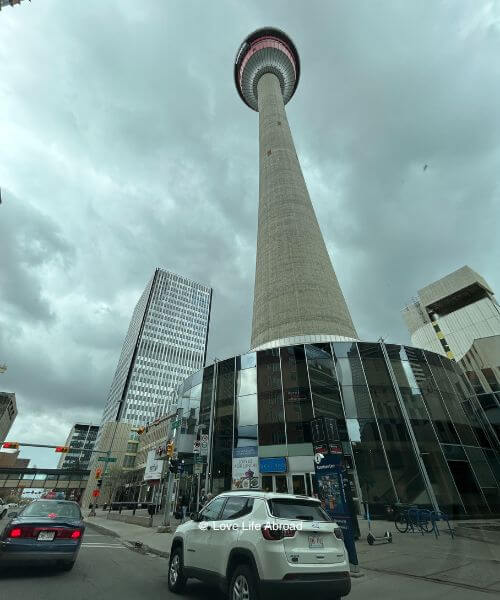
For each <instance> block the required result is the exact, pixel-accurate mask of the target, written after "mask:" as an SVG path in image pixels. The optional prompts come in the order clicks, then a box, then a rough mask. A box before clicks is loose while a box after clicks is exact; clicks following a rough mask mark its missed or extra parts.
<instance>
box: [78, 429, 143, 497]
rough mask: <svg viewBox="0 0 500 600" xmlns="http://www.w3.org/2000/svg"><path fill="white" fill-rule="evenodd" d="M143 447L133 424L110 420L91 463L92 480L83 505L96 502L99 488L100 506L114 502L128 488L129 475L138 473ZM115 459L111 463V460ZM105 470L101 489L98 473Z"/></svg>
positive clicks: (101, 434)
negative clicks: (124, 486) (126, 485)
mask: <svg viewBox="0 0 500 600" xmlns="http://www.w3.org/2000/svg"><path fill="white" fill-rule="evenodd" d="M138 446H139V436H138V433H137V428H136V427H133V425H132V424H130V423H123V422H122V423H120V422H117V421H110V422H108V423H105V424H104V425H103V426H102V427H101V429H100V434H99V439H98V442H97V445H96V448H95V449H94V450H96V451H97V452H94V453H93V456H92V459H91V461H90V464H89V469H90V477H89V483H88V485H87V488H86V490H85V493H84V495H83V500H82V506H83V507H88V506H89V504H91V503H92V499H93V496H92V492H93V491H94V490H96V489H99V491H100V494H99V496H98V500H97V504H105V503H107V502H109V501H110V499H113V497H114V496H115V494H116V493H117V492H118V490H119V489H120V488H121V487H122V486H123V485H124V483H125V481H126V478H127V474H128V473H129V472H131V471H133V470H134V468H135V459H136V456H137V450H138ZM109 459H111V460H109ZM97 469H101V471H102V485H101V486H100V488H98V486H97V478H96V471H97Z"/></svg>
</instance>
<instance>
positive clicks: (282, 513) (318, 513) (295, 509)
mask: <svg viewBox="0 0 500 600" xmlns="http://www.w3.org/2000/svg"><path fill="white" fill-rule="evenodd" d="M269 508H270V510H271V514H272V515H273V516H274V517H279V518H281V519H302V520H304V521H331V519H330V517H329V516H328V514H327V513H326V512H325V511H324V510H323V509H322V508H321V505H320V503H319V502H313V501H311V500H296V499H290V500H288V499H287V498H276V499H274V500H269Z"/></svg>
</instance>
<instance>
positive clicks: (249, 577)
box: [228, 565, 260, 600]
mask: <svg viewBox="0 0 500 600" xmlns="http://www.w3.org/2000/svg"><path fill="white" fill-rule="evenodd" d="M259 596H260V594H259V585H258V581H257V577H255V575H254V572H253V570H252V569H251V568H250V567H248V566H247V565H238V566H237V567H236V568H235V569H234V571H233V572H232V574H231V583H230V584H229V593H228V599H229V600H243V599H244V600H259Z"/></svg>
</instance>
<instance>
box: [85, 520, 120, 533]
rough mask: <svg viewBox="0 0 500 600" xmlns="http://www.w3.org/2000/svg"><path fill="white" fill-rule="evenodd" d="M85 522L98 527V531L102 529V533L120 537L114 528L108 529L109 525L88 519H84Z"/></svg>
mask: <svg viewBox="0 0 500 600" xmlns="http://www.w3.org/2000/svg"><path fill="white" fill-rule="evenodd" d="M84 522H85V525H88V526H89V527H91V528H93V529H96V530H97V531H100V532H101V533H104V534H106V535H110V536H112V537H117V538H119V537H120V536H119V535H118V534H117V533H116V531H113V530H112V529H108V528H107V527H103V526H102V525H97V524H96V523H92V521H87V519H84Z"/></svg>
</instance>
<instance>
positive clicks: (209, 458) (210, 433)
mask: <svg viewBox="0 0 500 600" xmlns="http://www.w3.org/2000/svg"><path fill="white" fill-rule="evenodd" d="M216 388H217V358H214V380H213V385H212V399H211V406H210V425H209V427H208V456H207V471H206V474H205V494H208V492H209V490H210V488H209V483H210V479H211V478H210V475H211V467H212V442H213V430H214V418H215V398H216Z"/></svg>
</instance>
